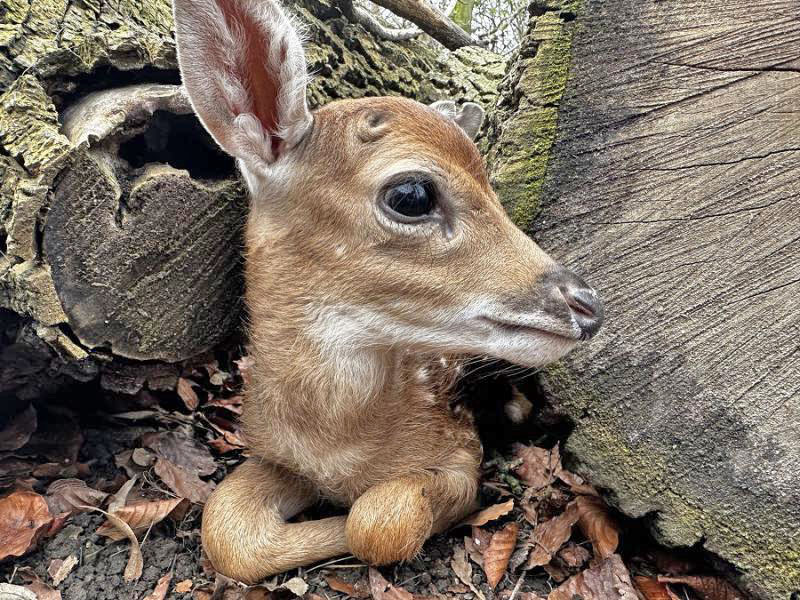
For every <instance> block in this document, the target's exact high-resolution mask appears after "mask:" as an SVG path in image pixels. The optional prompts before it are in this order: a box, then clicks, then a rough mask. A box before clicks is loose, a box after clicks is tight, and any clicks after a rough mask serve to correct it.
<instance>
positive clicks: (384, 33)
mask: <svg viewBox="0 0 800 600" xmlns="http://www.w3.org/2000/svg"><path fill="white" fill-rule="evenodd" d="M339 6H340V8H341V9H342V12H343V13H344V15H345V16H346V17H347V18H348V19H350V20H351V21H352V22H354V23H359V24H360V25H362V26H363V27H364V29H366V30H367V31H369V32H370V33H371V34H372V35H374V36H375V37H377V38H380V39H384V40H388V41H390V42H403V41H406V40H410V39H413V38H415V37H417V36H419V35H421V34H422V30H420V29H417V28H416V27H409V28H404V29H394V28H392V27H386V26H385V25H383V24H382V23H381V22H380V21H379V20H378V19H376V18H375V17H374V16H372V15H371V14H369V12H367V11H366V10H364V9H363V8H361V7H360V6H357V5H356V4H355V3H354V2H353V0H340V1H339Z"/></svg>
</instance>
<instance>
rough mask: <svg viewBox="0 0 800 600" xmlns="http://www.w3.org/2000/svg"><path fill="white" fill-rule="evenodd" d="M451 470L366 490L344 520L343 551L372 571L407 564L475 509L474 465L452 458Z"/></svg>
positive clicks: (412, 476)
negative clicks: (376, 567) (434, 537)
mask: <svg viewBox="0 0 800 600" xmlns="http://www.w3.org/2000/svg"><path fill="white" fill-rule="evenodd" d="M454 458H456V459H458V458H461V459H462V460H455V461H454V462H453V464H452V465H450V466H448V467H443V468H440V469H429V470H426V471H424V472H422V473H413V474H409V475H407V476H403V477H398V478H396V479H390V480H387V481H384V482H382V483H379V484H377V485H375V486H372V487H371V488H369V489H368V490H367V491H366V492H365V493H364V494H362V495H361V496H360V497H359V498H358V499H357V500H356V501H355V503H353V506H352V508H351V509H350V514H349V515H348V517H347V523H346V526H345V532H346V537H347V545H348V547H349V549H350V552H352V553H353V554H354V555H355V556H357V557H358V558H360V559H361V560H364V561H366V562H368V563H369V564H373V565H383V564H388V563H393V562H398V561H403V560H409V559H411V558H413V557H414V556H416V555H417V553H419V551H420V550H421V549H422V546H423V544H424V543H425V540H427V539H428V537H430V536H431V534H433V533H437V532H439V531H442V530H444V529H446V528H447V527H449V526H450V525H452V524H453V523H454V522H456V521H458V520H459V519H461V518H463V517H464V516H465V515H467V514H469V513H470V512H471V511H472V510H473V509H474V508H475V496H476V494H477V490H478V464H479V463H478V461H477V460H475V459H474V458H473V457H471V456H468V455H467V453H466V452H464V453H463V455H462V454H461V453H456V456H455V457H454Z"/></svg>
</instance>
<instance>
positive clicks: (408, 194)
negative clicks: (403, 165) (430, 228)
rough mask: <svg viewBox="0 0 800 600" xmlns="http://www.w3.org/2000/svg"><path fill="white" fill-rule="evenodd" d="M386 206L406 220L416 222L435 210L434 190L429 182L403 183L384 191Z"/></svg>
mask: <svg viewBox="0 0 800 600" xmlns="http://www.w3.org/2000/svg"><path fill="white" fill-rule="evenodd" d="M384 201H385V203H386V206H388V207H389V208H390V209H391V210H392V211H393V212H394V213H396V214H397V215H400V216H401V217H406V218H407V219H408V220H418V219H420V218H421V217H424V216H426V215H428V214H430V213H431V212H433V210H434V208H436V188H435V187H434V185H433V182H431V181H424V180H413V181H405V182H403V183H400V184H397V185H395V186H392V187H390V188H389V189H388V190H386V195H385V196H384Z"/></svg>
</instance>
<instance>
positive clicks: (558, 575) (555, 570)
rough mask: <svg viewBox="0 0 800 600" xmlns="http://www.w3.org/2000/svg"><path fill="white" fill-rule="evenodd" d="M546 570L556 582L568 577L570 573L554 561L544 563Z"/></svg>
mask: <svg viewBox="0 0 800 600" xmlns="http://www.w3.org/2000/svg"><path fill="white" fill-rule="evenodd" d="M544 570H545V572H546V573H547V574H548V575H549V576H550V579H552V580H553V581H555V582H556V583H561V582H562V581H564V580H566V579H567V577H569V573H568V572H567V571H566V570H565V569H562V568H561V567H559V566H558V565H556V564H553V563H550V564H549V565H544Z"/></svg>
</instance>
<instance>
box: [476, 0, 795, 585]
mask: <svg viewBox="0 0 800 600" xmlns="http://www.w3.org/2000/svg"><path fill="white" fill-rule="evenodd" d="M797 9H798V5H797V2H796V0H791V1H783V2H772V3H765V2H755V3H753V2H747V3H744V2H721V1H718V0H714V1H708V2H691V3H680V2H656V1H655V0H648V1H646V2H641V1H634V0H609V1H607V2H587V3H586V4H585V7H584V9H583V12H582V14H579V15H578V18H577V20H576V21H574V22H573V21H572V18H571V16H570V18H568V19H566V20H565V19H564V18H563V16H564V13H563V12H562V13H559V12H558V11H553V12H552V13H551V12H547V13H545V14H543V15H541V16H538V17H536V18H535V19H536V20H535V29H534V30H533V31H532V33H531V35H530V36H529V38H528V40H526V44H525V46H524V48H523V51H522V53H521V56H520V58H519V59H518V61H517V64H516V66H515V67H513V68H512V75H511V78H510V81H509V84H508V85H509V88H508V90H507V93H506V94H504V96H503V99H502V100H501V111H500V113H498V116H497V119H496V121H495V124H494V132H493V134H494V136H495V138H496V140H497V143H496V144H495V146H494V147H493V149H492V152H491V158H492V164H493V174H494V179H495V182H496V183H497V185H498V189H499V191H500V192H501V195H502V196H503V199H504V201H505V202H506V205H507V207H508V208H509V210H510V211H511V213H512V214H513V215H514V217H515V218H516V220H517V221H518V222H519V223H520V224H521V225H523V226H525V227H528V228H529V230H530V231H531V232H532V233H533V235H534V236H535V237H536V238H537V240H538V241H539V242H540V243H541V244H542V245H543V246H544V248H545V249H547V250H548V251H550V252H551V253H552V255H553V256H555V257H556V258H558V259H560V260H561V261H563V262H564V263H565V264H566V265H567V266H569V267H571V268H573V269H575V270H576V271H578V272H579V273H582V274H583V275H585V276H586V278H587V279H588V280H589V281H590V282H592V283H593V284H594V285H595V286H596V287H597V288H598V289H599V291H600V293H601V295H602V296H603V297H604V299H605V302H606V306H607V323H606V325H605V327H604V330H603V331H602V333H601V334H600V335H599V336H598V337H597V338H596V339H595V340H593V341H592V342H591V343H589V344H588V345H585V346H582V347H581V348H580V349H579V350H578V351H576V352H575V353H573V354H572V355H570V356H569V357H568V359H567V360H566V361H565V362H564V364H563V365H560V366H557V367H555V368H551V369H548V370H547V371H546V373H545V375H544V377H543V380H542V381H543V384H544V387H545V390H546V391H547V393H548V394H549V396H550V397H551V398H552V399H553V401H554V402H555V403H556V404H558V405H559V406H560V407H561V408H562V409H563V410H564V411H565V412H566V413H567V414H568V415H569V416H570V417H571V418H572V419H573V421H574V427H575V428H574V432H573V433H572V435H571V437H570V439H569V442H568V445H567V449H568V451H569V453H570V455H571V456H572V458H573V460H574V461H575V464H576V466H579V467H580V469H582V470H583V472H584V473H586V474H588V475H590V476H591V477H592V479H593V480H594V481H595V482H596V483H597V484H599V485H600V486H603V487H605V488H607V489H609V490H610V491H611V492H612V498H613V499H615V501H616V502H617V503H618V505H619V507H620V508H621V509H622V510H623V511H625V512H626V513H627V514H629V515H631V516H634V517H647V519H648V521H649V522H650V523H652V528H653V531H654V532H655V534H656V535H657V537H658V538H660V539H661V540H662V541H664V542H666V543H668V544H674V545H681V546H692V545H695V544H697V545H699V546H702V547H703V548H705V549H706V550H709V551H711V552H713V553H715V554H717V555H718V556H720V557H722V558H723V559H725V560H726V561H728V562H729V563H731V564H732V565H733V566H734V567H735V569H736V573H738V576H739V583H741V584H742V585H743V586H745V587H746V588H747V589H748V590H750V591H751V592H753V593H754V594H755V595H756V596H758V597H760V598H764V599H767V598H769V599H771V600H778V599H782V600H789V598H790V597H791V598H794V597H795V596H794V594H800V535H798V532H799V531H800V445H799V444H800V442H799V440H800V351H798V350H800V345H798V334H800V320H799V319H800V317H798V315H800V294H799V293H798V291H800V258H799V257H800V237H799V236H798V232H800V201H798V198H799V197H800V141H798V139H799V138H798V132H799V131H800V54H798V44H800V21H798V20H797ZM559 14H560V16H561V18H558V15H559ZM576 25H577V26H576ZM573 34H574V35H573ZM570 53H571V54H572V67H571V72H570V79H569V85H568V86H567V88H566V92H565V93H564V96H563V99H561V105H560V113H559V121H558V127H556V121H555V117H556V114H555V109H554V108H552V107H553V106H554V103H557V102H558V100H559V98H560V97H561V94H562V92H563V90H564V88H563V83H564V82H565V76H566V70H565V66H566V64H565V61H564V58H565V57H568V56H569V55H570ZM559 73H560V74H562V75H564V78H559V77H557V76H555V75H557V74H559ZM545 174H546V176H545Z"/></svg>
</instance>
